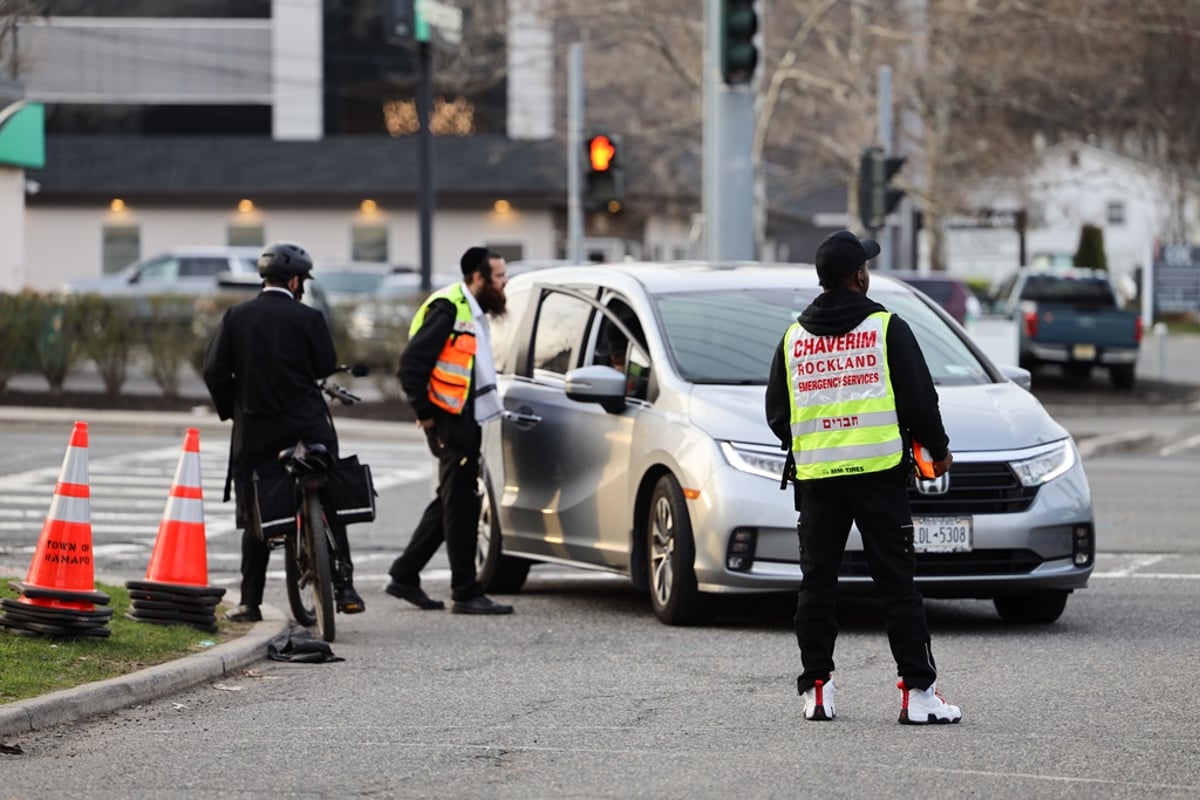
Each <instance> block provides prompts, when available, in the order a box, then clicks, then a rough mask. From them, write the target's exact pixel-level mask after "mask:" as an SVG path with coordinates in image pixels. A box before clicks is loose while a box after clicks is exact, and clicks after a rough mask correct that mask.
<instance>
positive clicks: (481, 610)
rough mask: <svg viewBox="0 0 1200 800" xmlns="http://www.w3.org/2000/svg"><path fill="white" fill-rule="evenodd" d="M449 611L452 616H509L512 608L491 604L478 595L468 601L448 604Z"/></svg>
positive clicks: (488, 600)
mask: <svg viewBox="0 0 1200 800" xmlns="http://www.w3.org/2000/svg"><path fill="white" fill-rule="evenodd" d="M450 611H451V613H454V614H511V613H512V611H513V607H512V606H506V605H503V604H502V603H493V602H492V601H491V600H490V599H488V598H487V597H484V596H483V595H479V596H478V597H472V598H471V599H470V600H455V601H454V602H453V603H451V604H450Z"/></svg>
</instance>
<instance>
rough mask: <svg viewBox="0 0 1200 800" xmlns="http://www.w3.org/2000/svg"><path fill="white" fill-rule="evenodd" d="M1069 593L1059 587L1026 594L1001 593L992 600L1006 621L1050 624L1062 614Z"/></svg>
mask: <svg viewBox="0 0 1200 800" xmlns="http://www.w3.org/2000/svg"><path fill="white" fill-rule="evenodd" d="M1069 594H1070V592H1068V591H1063V590H1058V589H1043V590H1041V591H1036V592H1025V593H1024V594H1004V595H1000V596H999V597H996V598H994V599H993V600H992V602H993V603H994V604H995V605H996V611H997V612H999V614H1000V618H1001V619H1002V620H1004V621H1005V622H1015V623H1022V624H1028V625H1049V624H1050V623H1051V622H1054V621H1055V620H1057V619H1058V618H1059V617H1061V616H1062V613H1063V610H1064V609H1065V608H1066V607H1067V595H1069Z"/></svg>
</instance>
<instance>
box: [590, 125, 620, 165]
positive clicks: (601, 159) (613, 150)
mask: <svg viewBox="0 0 1200 800" xmlns="http://www.w3.org/2000/svg"><path fill="white" fill-rule="evenodd" d="M616 156H617V146H616V145H615V144H613V141H612V139H610V138H609V137H608V136H606V135H604V134H603V133H601V134H597V135H595V136H593V137H592V138H591V139H589V140H588V164H589V165H590V166H591V168H592V172H608V171H609V170H610V169H611V168H612V166H613V161H614V160H615V159H616Z"/></svg>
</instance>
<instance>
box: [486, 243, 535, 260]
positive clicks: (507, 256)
mask: <svg viewBox="0 0 1200 800" xmlns="http://www.w3.org/2000/svg"><path fill="white" fill-rule="evenodd" d="M484 246H485V247H487V249H489V250H495V251H496V252H497V253H499V254H500V255H502V256H504V260H505V261H520V260H521V259H523V258H524V257H525V245H523V244H496V243H494V242H488V243H487V244H486V245H484Z"/></svg>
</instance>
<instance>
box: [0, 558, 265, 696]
mask: <svg viewBox="0 0 1200 800" xmlns="http://www.w3.org/2000/svg"><path fill="white" fill-rule="evenodd" d="M10 580H20V578H16V577H13V576H9V577H0V597H11V598H14V599H15V598H17V597H19V595H18V594H17V592H15V591H13V590H12V589H11V588H9V586H8V582H9V581H10ZM96 588H97V589H98V590H100V591H102V592H104V593H105V594H107V595H108V596H109V597H110V598H111V602H110V604H109V605H110V606H111V607H112V609H113V617H112V620H111V621H109V623H108V627H109V629H110V630H112V635H111V636H109V637H107V638H104V639H95V638H87V637H84V638H79V639H70V638H66V639H60V638H49V637H42V636H22V635H18V634H14V633H11V632H9V631H7V630H5V629H3V628H0V704H3V703H11V702H14V701H17V700H25V699H27V698H30V697H37V696H39V695H43V694H47V693H49V692H55V691H58V690H59V689H68V688H71V687H74V686H80V685H82V684H85V683H92V682H93V681H101V680H104V679H106V678H113V677H116V676H117V675H125V674H128V673H130V672H137V671H138V670H140V669H145V668H146V667H151V666H154V665H155V664H162V663H165V662H167V661H173V660H175V659H177V658H181V657H183V656H186V655H189V654H191V653H199V652H203V651H204V650H207V649H209V648H210V647H212V646H213V645H216V644H220V643H221V642H224V641H227V640H229V639H232V638H235V637H236V635H238V633H239V632H240V631H239V630H238V629H237V628H236V627H235V626H234V625H232V623H229V622H226V621H225V620H224V619H222V618H221V616H220V611H218V614H217V626H218V631H217V633H215V634H213V633H208V632H207V631H201V630H197V629H196V628H193V627H191V626H189V625H153V624H150V623H146V622H138V621H136V620H132V619H127V618H126V617H125V612H127V611H128V610H129V607H130V606H129V592H128V591H127V590H126V589H125V587H124V586H112V585H109V584H104V583H98V584H96ZM244 627H245V626H242V628H244Z"/></svg>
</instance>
